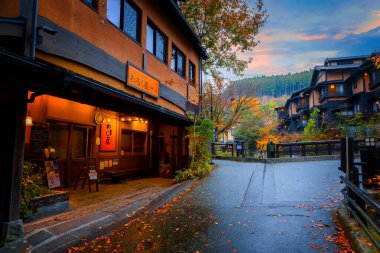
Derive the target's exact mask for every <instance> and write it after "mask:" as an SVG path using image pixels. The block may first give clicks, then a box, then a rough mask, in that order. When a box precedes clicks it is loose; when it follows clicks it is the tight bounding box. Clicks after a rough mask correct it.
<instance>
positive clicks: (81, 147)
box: [67, 125, 94, 186]
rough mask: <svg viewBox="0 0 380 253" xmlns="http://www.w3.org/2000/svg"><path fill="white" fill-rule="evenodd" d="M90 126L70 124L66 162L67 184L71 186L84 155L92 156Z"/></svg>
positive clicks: (91, 132) (91, 128) (91, 130)
mask: <svg viewBox="0 0 380 253" xmlns="http://www.w3.org/2000/svg"><path fill="white" fill-rule="evenodd" d="M93 133H94V128H93V127H92V126H82V125H71V126H70V137H69V151H68V163H67V181H68V186H72V185H73V184H74V182H75V179H76V177H77V176H78V173H79V169H80V168H81V166H82V163H83V161H84V158H85V157H90V156H92V141H93Z"/></svg>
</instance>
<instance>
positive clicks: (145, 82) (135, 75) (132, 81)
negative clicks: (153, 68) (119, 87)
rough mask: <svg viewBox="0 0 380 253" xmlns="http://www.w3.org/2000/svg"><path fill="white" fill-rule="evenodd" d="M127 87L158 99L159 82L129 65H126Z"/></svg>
mask: <svg viewBox="0 0 380 253" xmlns="http://www.w3.org/2000/svg"><path fill="white" fill-rule="evenodd" d="M127 85H128V86H130V87H132V88H135V89H138V90H140V91H142V92H144V93H146V94H148V95H150V96H153V97H155V98H158V97H159V90H160V81H159V80H158V79H156V78H154V77H153V76H151V75H149V74H148V73H146V72H144V71H143V70H141V69H139V68H137V67H136V66H134V65H133V64H131V63H128V65H127Z"/></svg>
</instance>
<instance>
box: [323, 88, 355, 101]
mask: <svg viewBox="0 0 380 253" xmlns="http://www.w3.org/2000/svg"><path fill="white" fill-rule="evenodd" d="M349 96H352V91H351V90H343V91H328V90H322V91H321V95H320V97H319V102H322V101H323V100H325V99H326V98H340V97H349Z"/></svg>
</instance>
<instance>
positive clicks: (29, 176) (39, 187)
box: [20, 162, 53, 219]
mask: <svg viewBox="0 0 380 253" xmlns="http://www.w3.org/2000/svg"><path fill="white" fill-rule="evenodd" d="M45 180H46V176H45V173H44V172H43V171H42V170H41V169H40V168H38V165H37V164H34V163H30V162H24V164H23V177H22V180H21V185H22V188H21V200H20V216H21V218H22V219H26V218H28V217H30V216H31V215H32V211H31V210H30V208H29V205H30V202H31V200H32V199H33V198H36V197H39V196H42V195H46V194H50V193H53V191H52V190H50V189H49V188H48V187H47V186H46V181H45Z"/></svg>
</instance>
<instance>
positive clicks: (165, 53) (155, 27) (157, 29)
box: [145, 20, 168, 64]
mask: <svg viewBox="0 0 380 253" xmlns="http://www.w3.org/2000/svg"><path fill="white" fill-rule="evenodd" d="M149 28H151V29H152V30H153V50H152V51H153V52H151V51H150V50H149V49H148V29H149ZM157 33H159V34H160V35H161V37H163V38H164V42H165V43H164V46H165V48H164V53H163V56H164V59H161V58H159V57H158V56H157ZM145 42H146V45H145V49H146V51H148V52H149V53H150V54H151V55H153V56H154V57H156V58H157V59H158V60H160V61H161V62H163V63H165V64H167V62H168V36H166V34H165V33H164V32H162V30H160V29H159V28H158V27H157V26H156V25H155V24H154V23H153V22H151V21H150V20H148V22H147V25H146V40H145Z"/></svg>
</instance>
